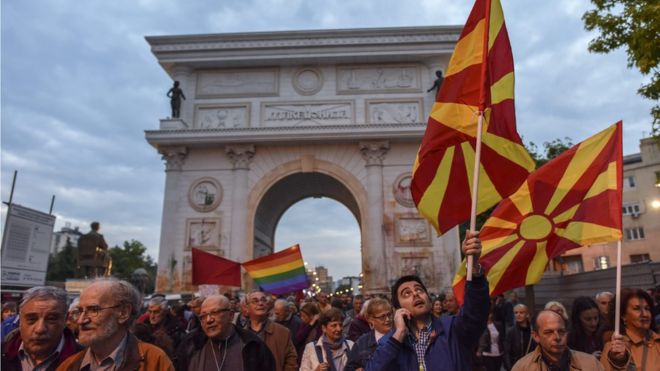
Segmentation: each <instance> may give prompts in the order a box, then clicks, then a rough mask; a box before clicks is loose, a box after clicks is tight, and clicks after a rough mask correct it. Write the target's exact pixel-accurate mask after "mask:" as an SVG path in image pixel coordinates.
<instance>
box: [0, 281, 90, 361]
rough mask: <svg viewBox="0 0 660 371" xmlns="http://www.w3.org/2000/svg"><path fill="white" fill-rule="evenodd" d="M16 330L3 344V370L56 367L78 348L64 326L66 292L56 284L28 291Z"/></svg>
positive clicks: (22, 302) (24, 297)
mask: <svg viewBox="0 0 660 371" xmlns="http://www.w3.org/2000/svg"><path fill="white" fill-rule="evenodd" d="M18 315H19V317H20V323H19V327H18V330H14V331H13V332H11V333H9V335H7V342H6V343H3V344H2V370H3V371H9V370H40V371H41V370H55V369H56V368H57V366H59V365H60V363H62V362H63V361H64V360H65V359H67V358H68V357H69V356H71V355H73V354H74V353H76V352H77V351H79V350H80V349H81V347H80V346H79V345H78V344H76V339H75V338H74V336H73V334H72V333H71V331H70V330H69V329H68V328H66V318H67V305H66V292H65V291H64V290H62V289H59V288H55V287H49V286H46V287H42V286H39V287H33V288H31V289H29V290H27V291H26V292H25V294H24V296H23V300H22V301H21V307H20V311H19V313H18Z"/></svg>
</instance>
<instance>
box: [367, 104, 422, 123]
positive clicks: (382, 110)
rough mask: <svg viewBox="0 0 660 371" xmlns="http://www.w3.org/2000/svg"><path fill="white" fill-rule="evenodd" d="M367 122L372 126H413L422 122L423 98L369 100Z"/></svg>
mask: <svg viewBox="0 0 660 371" xmlns="http://www.w3.org/2000/svg"><path fill="white" fill-rule="evenodd" d="M366 104H367V109H366V115H367V117H366V122H368V123H370V124H413V123H416V122H422V112H423V106H422V98H418V99H395V100H382V99H374V100H367V103H366Z"/></svg>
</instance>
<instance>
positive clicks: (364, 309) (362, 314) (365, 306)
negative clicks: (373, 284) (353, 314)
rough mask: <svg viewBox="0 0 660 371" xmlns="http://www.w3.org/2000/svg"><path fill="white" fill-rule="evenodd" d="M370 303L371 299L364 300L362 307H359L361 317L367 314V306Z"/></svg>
mask: <svg viewBox="0 0 660 371" xmlns="http://www.w3.org/2000/svg"><path fill="white" fill-rule="evenodd" d="M370 303H371V299H369V300H367V301H365V302H364V303H363V304H362V309H360V315H361V316H362V317H366V316H367V307H369V304H370Z"/></svg>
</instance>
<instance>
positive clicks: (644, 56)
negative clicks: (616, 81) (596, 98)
mask: <svg viewBox="0 0 660 371" xmlns="http://www.w3.org/2000/svg"><path fill="white" fill-rule="evenodd" d="M591 2H592V3H593V4H594V5H595V7H596V9H593V10H590V11H588V12H586V13H584V15H583V16H582V20H583V21H584V27H585V28H586V29H587V30H588V31H593V30H597V31H598V32H600V35H599V36H598V37H596V38H595V39H593V40H591V42H590V43H589V51H590V52H594V53H609V52H610V51H612V50H615V49H618V48H620V47H625V48H626V53H627V54H628V67H629V68H632V67H633V66H634V67H637V69H639V71H640V72H641V73H642V74H643V75H651V81H650V82H649V83H648V84H645V85H642V86H641V87H640V88H639V90H638V91H637V92H638V93H639V94H640V95H641V96H643V97H645V98H648V99H651V100H653V101H656V102H657V101H658V99H660V69H659V67H658V64H659V63H660V46H658V40H660V21H658V20H659V19H660V5H658V1H657V0H591ZM651 115H652V116H653V124H652V125H651V128H652V129H651V130H652V135H653V136H654V137H655V138H656V139H658V140H659V141H660V105H657V104H656V105H655V106H654V107H653V108H651Z"/></svg>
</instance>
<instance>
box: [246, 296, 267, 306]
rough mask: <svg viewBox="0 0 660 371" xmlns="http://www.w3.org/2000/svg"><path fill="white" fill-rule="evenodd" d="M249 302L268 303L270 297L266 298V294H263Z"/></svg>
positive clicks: (255, 303)
mask: <svg viewBox="0 0 660 371" xmlns="http://www.w3.org/2000/svg"><path fill="white" fill-rule="evenodd" d="M249 303H250V304H254V305H257V304H259V303H261V304H266V303H268V299H266V297H265V296H262V297H260V298H258V299H257V298H254V299H250V301H249Z"/></svg>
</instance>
